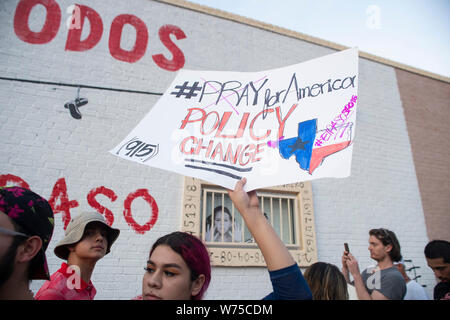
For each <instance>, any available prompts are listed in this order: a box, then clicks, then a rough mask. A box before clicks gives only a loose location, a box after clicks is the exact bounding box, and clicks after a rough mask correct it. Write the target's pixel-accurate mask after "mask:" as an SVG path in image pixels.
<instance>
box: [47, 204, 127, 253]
mask: <svg viewBox="0 0 450 320" xmlns="http://www.w3.org/2000/svg"><path fill="white" fill-rule="evenodd" d="M91 222H101V223H103V224H104V225H105V226H106V227H107V230H108V245H107V248H106V254H108V253H109V252H110V249H111V246H112V244H113V243H114V241H116V239H117V237H118V236H119V233H120V230H119V229H114V228H111V227H110V226H109V225H108V224H107V223H106V220H105V218H104V217H103V216H102V215H101V214H100V213H98V212H82V213H81V214H79V215H77V216H76V217H74V218H72V220H70V222H69V225H68V226H67V229H66V232H65V236H64V238H63V239H62V240H61V241H60V242H59V243H58V244H57V245H56V247H55V249H54V252H55V254H56V256H57V257H58V258H61V259H63V260H67V258H68V257H69V249H68V248H67V246H68V245H70V244H75V243H77V242H78V241H80V240H81V238H82V237H83V233H84V229H85V228H86V226H87V225H88V224H89V223H91Z"/></svg>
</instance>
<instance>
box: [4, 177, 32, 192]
mask: <svg viewBox="0 0 450 320" xmlns="http://www.w3.org/2000/svg"><path fill="white" fill-rule="evenodd" d="M5 186H19V187H22V188H25V189H30V186H29V185H28V183H26V182H25V180H23V179H22V178H21V177H18V176H15V175H13V174H1V175H0V187H5Z"/></svg>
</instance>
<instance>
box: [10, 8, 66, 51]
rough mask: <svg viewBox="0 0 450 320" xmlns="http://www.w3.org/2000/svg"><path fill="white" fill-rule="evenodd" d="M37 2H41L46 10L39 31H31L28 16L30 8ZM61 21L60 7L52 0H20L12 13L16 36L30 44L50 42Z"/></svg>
mask: <svg viewBox="0 0 450 320" xmlns="http://www.w3.org/2000/svg"><path fill="white" fill-rule="evenodd" d="M38 4H41V5H43V6H44V7H45V10H47V15H46V18H45V23H44V26H43V27H42V29H41V31H39V32H33V31H31V30H30V26H29V24H28V18H29V17H30V13H31V10H32V9H33V8H34V7H35V6H36V5H38ZM60 23H61V9H60V8H59V5H58V4H57V3H56V2H55V1H54V0H21V1H20V2H19V3H18V4H17V8H16V13H15V14H14V32H15V33H16V35H17V37H18V38H19V39H21V40H23V41H25V42H28V43H32V44H44V43H47V42H50V41H52V40H53V38H55V36H56V34H57V33H58V29H59V25H60Z"/></svg>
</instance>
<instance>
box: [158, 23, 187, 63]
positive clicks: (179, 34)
mask: <svg viewBox="0 0 450 320" xmlns="http://www.w3.org/2000/svg"><path fill="white" fill-rule="evenodd" d="M158 34H159V39H161V42H162V43H163V44H164V45H165V46H166V48H167V49H169V51H170V52H171V53H172V55H173V58H172V60H168V59H167V58H166V57H164V56H163V55H162V54H155V55H153V56H152V58H153V61H155V63H156V64H157V65H158V66H160V67H161V68H163V69H166V70H168V71H177V70H179V69H181V68H183V66H184V54H183V52H182V51H181V50H180V49H179V48H178V47H177V46H176V45H175V43H173V42H172V39H170V35H171V34H173V35H175V37H176V38H177V40H181V39H185V38H186V35H185V34H184V32H183V30H181V29H180V28H178V27H176V26H172V25H165V26H162V27H161V28H160V29H159V32H158Z"/></svg>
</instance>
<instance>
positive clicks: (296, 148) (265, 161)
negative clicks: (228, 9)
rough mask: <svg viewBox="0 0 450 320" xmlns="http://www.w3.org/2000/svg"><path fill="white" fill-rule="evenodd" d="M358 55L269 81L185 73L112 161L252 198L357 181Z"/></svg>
mask: <svg viewBox="0 0 450 320" xmlns="http://www.w3.org/2000/svg"><path fill="white" fill-rule="evenodd" d="M357 91H358V50H357V48H352V49H348V50H345V51H341V52H337V53H333V54H330V55H327V56H324V57H321V58H317V59H313V60H310V61H307V62H303V63H299V64H296V65H292V66H288V67H284V68H279V69H272V70H266V71H261V72H223V71H220V72H219V71H193V70H181V71H180V72H179V73H178V75H177V76H176V77H175V80H174V81H173V82H172V84H171V85H170V86H169V88H168V89H167V91H166V92H165V93H164V95H163V96H162V97H161V98H160V99H159V101H158V102H157V103H156V105H155V106H154V107H153V108H152V109H151V111H150V112H149V113H148V114H147V115H146V116H145V117H144V118H143V119H142V120H141V122H140V123H139V124H138V125H137V126H136V127H135V128H134V129H133V130H132V131H131V132H130V133H129V134H128V135H127V136H126V137H125V139H124V140H123V141H122V142H120V143H119V144H118V145H117V146H116V147H115V148H114V149H112V150H111V151H110V152H111V153H112V154H114V155H116V156H119V157H121V158H124V159H127V160H131V161H135V162H138V163H142V164H145V165H148V166H152V167H156V168H161V169H165V170H169V171H173V172H177V173H179V174H182V175H186V176H191V177H195V178H200V179H203V180H206V181H209V182H212V183H214V184H217V185H221V186H223V187H225V188H228V189H234V186H235V184H236V181H237V180H238V179H241V178H242V177H247V184H246V188H245V189H246V190H247V191H250V190H253V189H258V188H263V187H270V186H276V185H282V184H288V183H294V182H299V181H307V180H313V179H317V178H324V177H336V178H341V177H348V176H349V175H350V170H351V159H352V148H353V145H352V141H353V139H354V135H355V121H356V106H357Z"/></svg>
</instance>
